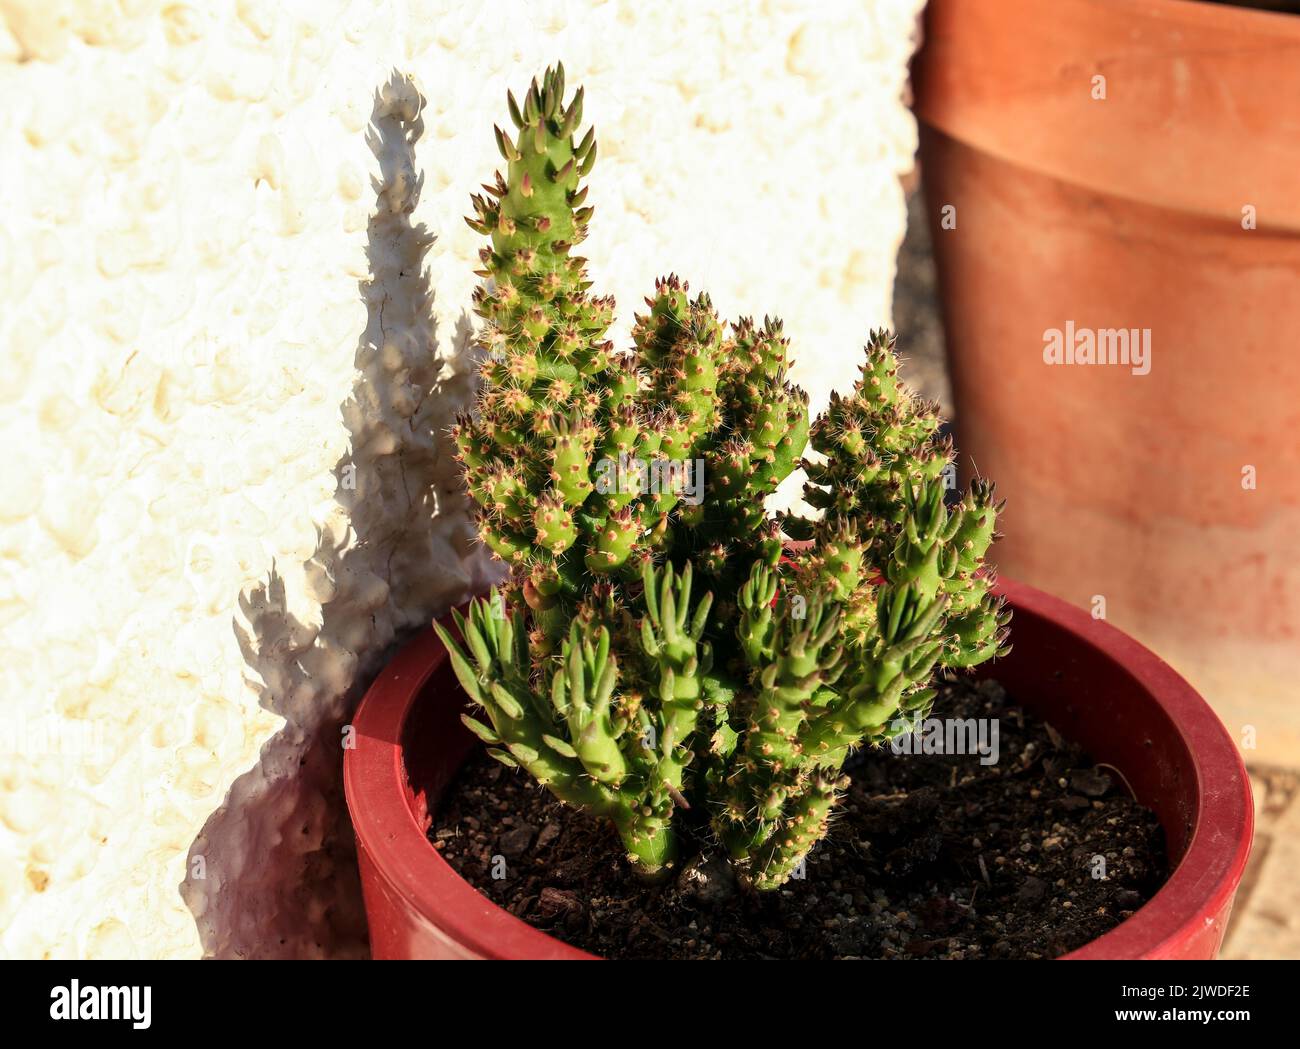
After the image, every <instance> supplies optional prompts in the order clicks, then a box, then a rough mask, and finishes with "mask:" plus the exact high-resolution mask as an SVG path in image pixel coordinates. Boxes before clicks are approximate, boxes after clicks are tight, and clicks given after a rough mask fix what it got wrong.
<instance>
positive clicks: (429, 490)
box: [181, 73, 489, 958]
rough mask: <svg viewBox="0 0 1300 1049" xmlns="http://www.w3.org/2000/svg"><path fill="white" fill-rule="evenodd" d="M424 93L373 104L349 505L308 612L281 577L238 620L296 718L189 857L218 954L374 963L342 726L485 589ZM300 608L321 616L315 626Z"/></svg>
mask: <svg viewBox="0 0 1300 1049" xmlns="http://www.w3.org/2000/svg"><path fill="white" fill-rule="evenodd" d="M423 106H424V98H423V97H422V96H421V95H420V93H419V91H418V90H417V89H416V87H415V85H414V84H413V82H412V81H411V80H410V79H409V78H406V77H403V76H401V75H399V74H397V73H394V74H393V76H392V77H391V79H390V80H389V81H388V83H386V84H384V85H383V86H381V87H380V88H379V89H378V90H377V91H376V93H375V103H374V109H373V112H372V114H371V123H372V126H371V129H370V131H369V133H368V136H367V141H368V144H369V146H370V148H371V150H372V151H373V152H374V154H375V156H376V157H377V158H378V159H379V166H380V178H379V179H376V180H374V188H375V192H376V195H377V200H376V210H375V213H374V215H373V216H372V218H371V220H370V223H369V227H368V241H367V249H366V252H367V258H368V260H369V279H368V280H366V281H363V282H361V284H360V290H361V295H362V298H363V299H364V301H365V303H366V306H367V310H368V319H367V324H366V330H365V333H364V334H363V335H362V336H361V339H360V341H359V343H358V346H357V352H356V358H355V367H356V370H357V378H356V382H355V385H354V387H353V390H352V395H351V397H350V398H349V399H348V400H347V401H346V402H345V403H344V404H343V406H342V415H343V421H344V425H345V426H346V427H347V430H348V433H349V434H350V436H351V448H350V450H349V452H348V454H347V455H346V456H345V457H344V458H343V459H341V460H340V461H339V462H338V464H337V465H336V466H335V470H334V475H335V481H336V491H335V501H336V503H337V506H336V507H335V508H334V510H333V512H332V513H331V515H330V518H329V520H328V521H327V522H326V523H325V525H324V527H322V528H319V529H318V544H317V549H316V552H315V554H314V555H313V556H312V558H311V559H310V560H309V561H308V562H307V563H306V564H305V566H304V569H305V588H306V594H305V600H303V601H300V602H297V603H294V602H291V601H290V600H289V595H288V594H287V593H286V584H285V580H284V578H283V577H281V576H280V575H279V573H278V572H277V571H276V570H275V568H274V566H273V567H272V570H271V573H270V576H269V578H268V579H267V581H266V582H265V583H264V584H260V585H258V586H256V587H254V588H253V589H252V590H251V591H249V592H247V593H244V594H241V595H240V598H239V604H240V611H241V613H242V618H243V619H244V620H245V621H246V624H241V622H240V617H236V619H235V622H234V629H235V634H236V636H237V637H238V639H239V645H240V649H241V651H242V653H243V657H244V660H245V661H246V663H247V664H248V666H249V668H250V669H251V670H252V671H253V674H252V675H250V676H249V678H248V680H249V683H250V684H251V685H252V687H253V688H255V689H256V690H257V692H258V694H259V701H260V702H261V704H262V706H263V707H265V708H266V709H268V710H270V711H272V712H274V713H276V714H278V715H280V716H281V717H283V718H284V719H285V724H284V726H283V728H282V729H281V730H280V731H279V732H278V733H277V734H276V735H275V736H274V737H272V738H271V739H270V740H268V741H267V742H266V744H265V745H264V746H263V747H262V752H261V755H260V759H259V762H258V764H257V765H256V766H255V767H254V768H253V769H252V770H250V771H249V772H247V773H246V774H244V775H243V776H241V777H240V778H239V779H238V780H236V781H235V783H234V784H233V785H232V787H231V789H230V792H229V794H228V795H227V797H226V799H225V802H224V803H223V805H222V806H221V808H219V809H218V810H217V811H216V812H215V813H213V815H212V816H211V817H210V818H209V819H208V821H207V823H206V825H205V826H204V828H203V830H202V832H201V833H200V834H199V836H198V838H197V839H196V840H195V841H194V843H193V844H192V846H191V847H190V853H189V857H188V867H187V878H186V880H185V881H184V882H183V883H182V884H181V895H182V897H183V898H184V900H185V903H186V905H187V906H188V907H189V909H190V911H191V912H192V913H193V915H194V918H195V921H196V923H197V925H198V930H199V934H200V937H201V940H202V943H203V948H204V952H205V954H207V955H208V956H211V957H227V958H229V957H245V958H248V957H257V958H304V957H356V956H365V955H366V954H367V953H368V952H367V947H366V940H365V922H364V918H363V913H362V908H361V896H360V886H359V883H358V879H357V872H356V862H355V858H354V851H353V841H352V832H351V825H350V823H349V821H348V818H347V813H346V807H345V804H344V798H343V784H342V759H343V749H342V730H343V726H344V725H345V724H346V722H347V720H348V718H349V717H350V715H351V713H352V711H353V710H354V709H355V705H356V703H357V701H358V700H359V699H360V696H361V694H362V693H363V692H364V689H365V687H366V686H367V685H368V684H369V682H370V681H371V679H372V678H373V677H374V674H375V672H376V671H377V670H378V669H379V667H380V666H382V664H383V662H384V661H385V659H386V657H387V656H388V655H389V654H390V653H391V651H392V649H393V648H394V647H395V645H396V644H398V643H400V642H401V641H402V640H404V639H405V636H406V635H408V634H409V633H410V632H411V631H412V630H413V629H414V628H418V627H422V626H424V625H425V624H427V623H428V622H429V620H430V618H431V617H432V616H433V615H435V614H440V613H441V612H443V611H444V610H445V609H446V608H447V607H448V606H449V605H450V604H452V603H453V602H456V601H458V600H460V599H462V598H463V597H464V596H465V595H466V593H467V592H468V591H470V590H471V589H473V588H475V587H477V586H480V585H482V584H483V583H484V581H485V579H486V576H487V573H488V571H489V569H488V565H487V562H486V559H485V558H484V557H483V556H482V555H481V553H480V549H479V548H478V547H477V545H476V540H475V538H474V531H473V526H472V524H471V522H470V518H469V507H468V501H467V496H466V495H465V493H464V490H463V486H462V484H461V480H460V472H459V469H458V466H457V463H456V461H455V459H454V447H453V445H452V443H451V440H450V438H449V437H448V434H447V430H448V427H449V426H450V425H451V424H452V422H453V421H454V417H455V414H456V412H457V411H460V410H462V409H463V408H465V407H466V406H467V405H468V404H469V403H470V402H471V400H472V394H473V387H474V375H475V373H476V368H475V366H474V362H473V360H472V359H471V350H470V343H471V327H470V322H469V318H468V316H467V315H465V314H462V315H461V318H460V320H459V322H458V324H457V326H456V331H455V334H454V336H453V338H452V345H451V353H450V354H449V355H447V356H446V357H445V358H444V357H441V356H439V354H438V352H437V332H436V325H435V322H434V318H433V311H432V301H433V299H432V292H431V289H430V287H429V280H428V275H427V273H426V272H425V270H424V262H423V260H424V255H425V253H426V252H427V250H428V249H429V247H430V245H431V244H432V243H433V241H434V238H433V236H432V235H431V234H430V233H429V232H428V230H427V229H426V228H425V227H424V226H423V225H413V224H412V222H411V213H412V211H413V209H414V208H415V206H416V203H417V201H418V200H419V195H420V190H421V187H422V184H423V178H422V177H417V175H416V168H415V149H414V147H415V142H416V141H417V140H418V138H419V137H420V134H421V132H422V131H423V121H422V119H421V116H420V112H421V110H422V108H423ZM291 607H298V608H305V609H308V610H315V609H316V608H319V609H320V612H319V625H315V624H313V623H312V622H309V621H304V619H303V618H301V617H300V616H295V615H294V614H293V613H292V612H291V611H290V608H291Z"/></svg>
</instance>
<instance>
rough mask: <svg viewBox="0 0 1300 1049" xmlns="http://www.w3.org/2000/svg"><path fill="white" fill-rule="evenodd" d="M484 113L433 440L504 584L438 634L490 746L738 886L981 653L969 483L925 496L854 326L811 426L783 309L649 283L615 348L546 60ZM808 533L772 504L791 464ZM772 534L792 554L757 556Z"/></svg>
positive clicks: (874, 343) (985, 625) (977, 518)
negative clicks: (448, 444) (469, 364)
mask: <svg viewBox="0 0 1300 1049" xmlns="http://www.w3.org/2000/svg"><path fill="white" fill-rule="evenodd" d="M508 106H509V123H508V125H507V127H506V129H504V130H503V129H502V128H499V127H498V128H496V129H495V135H496V143H497V146H498V148H499V149H500V152H501V155H502V157H503V158H504V161H505V166H506V170H505V174H504V175H502V174H500V173H498V174H497V176H496V179H495V182H494V183H493V184H490V185H487V186H485V189H486V194H485V195H477V196H475V197H474V201H473V202H474V214H473V215H472V216H471V217H469V218H468V219H467V220H466V221H468V223H469V225H470V226H471V227H472V228H473V229H474V230H476V231H477V232H479V233H481V234H482V235H483V237H484V239H485V243H484V245H483V248H482V251H481V253H480V258H481V260H482V268H481V269H480V270H479V271H478V274H479V276H480V277H481V278H482V285H481V286H480V287H479V288H478V290H477V292H476V294H475V307H476V310H477V313H478V314H479V316H480V317H481V318H482V322H483V323H482V328H481V334H480V338H481V341H482V348H483V350H484V353H485V356H484V360H483V364H482V376H481V377H482V386H481V392H480V396H479V399H478V402H477V406H476V410H475V411H474V413H473V414H472V415H471V416H468V417H465V418H463V419H461V420H460V421H459V424H458V426H457V427H456V433H455V436H456V442H457V446H458V448H459V452H460V457H461V459H462V461H463V464H464V467H465V475H466V483H467V484H468V487H469V491H470V493H471V495H472V496H473V498H474V501H475V503H476V504H477V508H478V528H479V534H480V536H481V538H482V540H483V542H485V543H486V544H487V545H488V546H489V547H490V548H491V549H492V551H493V552H494V553H495V554H496V556H497V557H499V558H500V559H501V560H502V561H504V562H505V563H506V564H507V565H508V566H509V569H510V575H509V578H508V581H507V582H506V583H505V584H504V585H503V586H502V587H501V588H499V589H498V590H496V591H493V592H492V593H491V594H489V595H488V596H486V597H483V598H480V599H478V600H476V601H474V602H473V603H471V605H470V607H469V611H468V614H467V615H460V614H457V616H456V619H455V625H456V627H457V628H458V633H459V637H455V636H453V635H452V634H451V633H450V632H449V631H447V630H445V629H443V628H442V627H439V628H438V629H439V633H440V636H441V637H442V640H443V642H444V644H445V645H446V646H447V649H448V651H449V653H450V657H451V660H452V664H453V667H454V669H455V672H456V675H457V677H458V679H459V680H460V683H461V685H462V686H463V687H464V689H465V691H466V692H467V693H468V695H469V697H470V699H471V700H472V701H473V703H474V705H475V707H476V708H477V709H476V710H475V711H474V713H473V714H472V715H470V714H466V715H465V716H464V720H465V723H466V725H467V726H468V727H469V728H470V729H471V730H472V731H473V732H474V733H475V734H476V735H477V736H478V737H480V738H481V739H482V740H483V742H484V743H485V744H486V745H487V747H488V748H489V753H491V754H492V755H493V756H494V757H495V758H496V759H497V760H499V761H501V762H503V763H505V764H506V765H509V766H512V767H522V768H523V769H524V770H526V771H527V772H528V774H529V775H531V776H533V777H534V778H535V779H537V781H538V782H539V783H541V784H543V785H544V786H546V787H547V789H549V790H550V791H552V792H553V793H554V794H555V795H556V796H557V797H558V798H560V799H561V800H563V801H564V802H567V803H568V804H570V805H575V806H578V807H580V808H583V809H585V810H587V811H588V812H590V813H592V814H594V815H596V816H598V817H603V818H605V819H607V820H609V821H610V823H611V824H612V825H613V827H614V828H615V829H616V830H617V832H618V834H619V835H620V836H621V838H622V841H623V843H624V845H625V846H626V849H627V856H628V860H629V862H631V863H632V864H634V865H635V867H636V868H637V869H639V870H640V871H642V872H644V873H645V874H647V875H655V874H659V873H661V872H664V871H666V870H668V869H670V868H671V867H673V865H674V864H676V863H678V862H679V861H680V860H681V859H682V858H683V853H684V849H685V848H687V847H688V846H686V845H685V844H684V843H685V842H687V841H689V842H690V843H692V844H691V845H690V846H689V847H691V848H697V847H700V845H701V843H702V844H703V847H716V848H718V849H721V850H725V852H726V854H727V855H728V856H729V857H730V858H731V861H732V863H733V864H734V865H735V867H736V870H737V872H738V874H739V875H740V876H741V877H742V878H743V879H744V880H745V882H746V883H748V884H750V885H752V886H753V887H755V888H757V889H760V890H762V889H773V888H776V887H777V886H780V885H781V884H783V883H784V882H785V881H786V880H787V879H788V878H789V877H790V876H791V874H793V873H794V872H795V871H796V870H797V869H798V867H799V865H800V863H801V862H802V860H803V858H804V856H805V855H806V854H807V853H808V852H809V850H810V849H812V848H813V847H815V845H816V844H817V842H818V841H819V840H820V839H821V838H822V837H823V836H824V835H825V834H826V832H827V827H828V825H829V822H830V820H831V817H832V814H833V812H834V809H835V805H836V804H837V802H838V800H839V796H840V793H841V791H842V790H843V788H844V783H845V780H844V777H843V776H842V774H841V768H842V766H843V764H844V761H845V759H846V758H847V757H848V755H849V754H851V753H852V752H853V751H854V750H855V749H856V748H858V747H862V746H872V745H878V744H880V743H881V742H883V741H885V740H888V739H890V738H892V737H893V736H894V735H896V734H898V733H901V732H904V731H908V730H909V729H910V727H911V725H912V724H913V722H914V721H915V720H916V719H918V718H923V717H924V716H926V715H927V714H928V712H929V708H930V705H931V701H932V699H933V697H934V695H935V691H934V689H933V688H931V687H930V685H931V681H932V679H933V678H934V676H935V674H936V673H937V672H939V671H940V670H942V669H943V668H959V667H969V666H973V665H974V664H977V663H981V662H983V661H985V660H987V659H990V658H991V657H993V656H995V655H999V654H1002V653H1004V652H1005V651H1006V650H1007V649H1006V637H1007V620H1008V618H1009V613H1008V612H1007V611H1006V610H1005V609H1004V608H1003V607H1002V603H1001V600H1000V599H999V598H997V597H996V596H994V594H993V592H992V586H993V582H994V580H993V573H992V571H991V570H990V569H989V568H988V567H986V566H985V565H984V556H985V553H986V551H987V550H988V547H989V544H990V543H991V542H992V540H993V538H994V524H995V519H996V516H997V511H998V508H997V507H996V506H995V505H994V501H993V491H992V486H991V485H989V484H987V483H984V482H976V483H975V484H973V485H972V487H971V489H970V491H968V492H967V493H966V494H965V495H964V497H962V498H961V499H960V501H959V502H957V503H956V504H955V505H952V506H949V505H945V500H944V488H945V484H946V483H947V482H948V481H949V478H950V476H951V470H950V465H951V463H952V461H953V449H952V446H951V444H950V442H948V441H947V440H946V439H944V438H941V437H940V435H939V420H938V416H937V409H936V406H935V405H933V404H930V403H927V402H923V401H920V400H918V399H917V398H916V397H915V396H914V395H913V394H912V393H911V391H909V390H908V389H907V387H906V386H905V385H903V383H902V382H901V381H900V379H899V378H898V364H897V360H896V358H895V356H894V352H893V339H892V337H891V336H890V335H888V334H887V333H885V332H883V331H877V332H872V333H871V335H870V337H869V339H868V343H867V346H866V352H865V359H864V361H863V364H862V371H861V377H860V379H859V380H858V381H857V383H856V384H855V386H854V388H853V390H852V391H851V392H849V393H848V394H846V395H833V396H832V398H831V401H830V404H829V406H828V407H827V409H826V410H825V412H823V413H822V414H821V415H820V416H819V417H818V418H817V419H816V421H814V422H812V423H811V424H810V422H809V416H808V398H807V395H806V394H805V393H804V392H803V391H802V390H801V389H799V388H798V387H797V386H795V385H793V384H791V383H790V381H789V379H788V373H789V369H790V364H791V361H790V356H789V340H788V339H787V338H786V337H785V335H784V334H783V331H782V326H781V322H780V321H777V320H772V319H764V321H763V323H762V324H757V323H755V322H754V321H752V320H750V319H748V318H741V319H740V320H738V321H735V322H733V323H726V322H724V321H722V320H721V319H719V317H718V315H717V312H716V311H715V310H714V308H713V305H712V303H711V302H710V300H709V298H708V296H707V295H704V294H700V295H696V296H695V297H691V295H690V293H689V289H688V287H687V284H686V282H685V281H682V280H679V279H678V278H677V277H675V276H669V277H665V278H663V279H661V280H660V281H658V282H657V284H656V286H655V290H654V294H653V295H652V296H650V297H649V298H648V299H647V300H646V303H647V306H648V309H647V311H646V312H645V313H644V314H643V315H640V316H638V317H637V318H636V324H635V328H634V333H633V342H634V347H633V348H632V349H631V350H630V351H628V352H622V353H620V352H616V351H615V349H614V347H613V346H612V344H611V342H610V341H609V340H608V339H607V337H606V334H607V330H608V328H609V325H610V323H611V321H612V318H613V314H614V303H613V301H612V300H611V299H609V298H601V297H597V296H595V295H593V294H592V288H591V281H590V280H588V278H587V269H586V260H585V259H584V258H582V257H581V256H580V255H578V254H576V249H577V248H578V246H579V245H580V244H581V243H582V242H583V241H584V240H585V239H586V238H587V233H588V229H589V226H590V223H591V219H592V208H591V207H590V206H589V205H587V204H586V203H585V200H586V196H587V188H586V185H585V184H584V179H585V178H586V177H587V175H588V174H590V172H591V170H592V168H593V166H594V164H595V162H596V155H597V147H596V139H595V134H594V132H593V130H592V129H590V128H587V129H585V130H584V129H583V126H582V89H581V88H579V89H578V90H577V91H576V92H575V93H574V94H573V95H572V97H570V98H569V99H567V100H566V98H565V83H564V70H563V67H558V68H556V69H555V70H547V72H546V74H545V75H544V76H543V77H542V79H541V81H540V82H537V81H534V82H533V83H532V84H531V85H530V87H529V88H528V90H527V92H525V93H524V95H523V96H522V99H516V98H515V97H514V95H513V94H510V95H508ZM798 467H802V468H803V469H804V470H805V471H806V474H807V484H806V485H805V487H804V493H805V495H804V498H805V500H806V502H807V503H808V504H809V505H810V506H812V507H814V508H815V509H816V510H818V511H820V515H819V516H818V517H816V519H809V518H804V517H799V516H792V515H788V516H776V517H772V516H769V515H768V514H767V513H766V512H765V510H764V502H765V500H766V498H767V496H769V495H770V494H771V493H772V492H773V491H774V490H775V489H776V487H777V485H778V484H779V483H780V482H781V481H782V480H783V479H784V478H785V477H787V476H788V475H789V474H790V473H791V472H792V471H794V470H795V469H796V468H798ZM788 539H797V540H803V541H806V544H807V546H806V550H805V551H804V552H803V553H802V554H801V555H800V556H799V557H796V558H786V559H783V558H782V551H783V548H784V544H785V542H786V540H788Z"/></svg>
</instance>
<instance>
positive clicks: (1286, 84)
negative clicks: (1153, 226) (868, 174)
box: [913, 0, 1300, 232]
mask: <svg viewBox="0 0 1300 1049" xmlns="http://www.w3.org/2000/svg"><path fill="white" fill-rule="evenodd" d="M924 17H925V23H924V25H925V29H924V32H923V40H922V47H921V49H920V51H918V53H917V56H916V58H915V60H914V64H913V81H914V88H915V104H914V109H915V112H916V115H917V118H918V119H919V120H921V121H922V122H923V123H925V124H926V125H928V126H929V127H931V128H934V129H935V130H937V131H940V132H942V133H943V134H945V135H947V136H949V137H951V138H954V139H956V140H957V141H959V142H961V143H963V144H964V145H966V146H969V147H971V148H973V149H976V150H978V151H980V152H982V153H986V154H989V155H991V156H994V157H997V158H998V159H1000V160H1003V161H1006V162H1008V163H1011V164H1014V165H1016V166H1018V167H1022V168H1025V169H1028V170H1031V171H1035V172H1038V173H1039V174H1044V175H1049V176H1051V177H1053V178H1055V179H1058V180H1060V181H1061V182H1064V183H1067V184H1070V185H1075V186H1081V187H1083V188H1085V189H1088V190H1091V191H1093V192H1095V193H1098V194H1101V195H1103V196H1112V197H1118V198H1121V199H1125V200H1130V201H1137V202H1140V203H1144V204H1149V205H1152V206H1154V207H1158V208H1164V209H1168V210H1174V211H1179V212H1184V213H1189V214H1193V215H1196V216H1199V217H1201V218H1209V219H1213V220H1216V221H1225V220H1226V221H1231V222H1234V223H1237V224H1239V223H1240V221H1241V218H1242V210H1241V209H1242V207H1243V205H1245V204H1251V205H1254V206H1255V207H1256V208H1257V213H1258V216H1259V229H1260V230H1261V231H1263V230H1266V229H1267V230H1273V231H1283V230H1284V231H1288V232H1295V231H1297V230H1300V201H1298V200H1297V198H1296V195H1295V192H1294V174H1293V173H1294V171H1295V170H1296V169H1297V167H1300V117H1297V115H1296V112H1295V110H1294V107H1289V106H1288V105H1287V103H1286V100H1288V99H1290V98H1292V97H1294V96H1295V94H1296V93H1297V92H1300V15H1295V14H1288V13H1282V12H1276V11H1258V10H1251V9H1247V8H1242V7H1235V6H1228V5H1222V4H1207V3H1200V2H1196V0H1126V2H1125V3H1123V4H1116V3H1113V2H1110V0H1053V2H1052V3H1051V4H1050V5H1049V4H1041V3H1039V0H999V2H998V3H997V4H988V5H982V4H976V3H968V2H965V0H931V3H930V4H929V5H928V6H927V9H926V12H925V16H924ZM1097 73H1102V74H1104V75H1105V76H1106V78H1107V97H1106V99H1105V100H1104V101H1097V100H1094V99H1092V98H1091V96H1090V78H1091V77H1092V76H1094V75H1096V74H1097Z"/></svg>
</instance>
